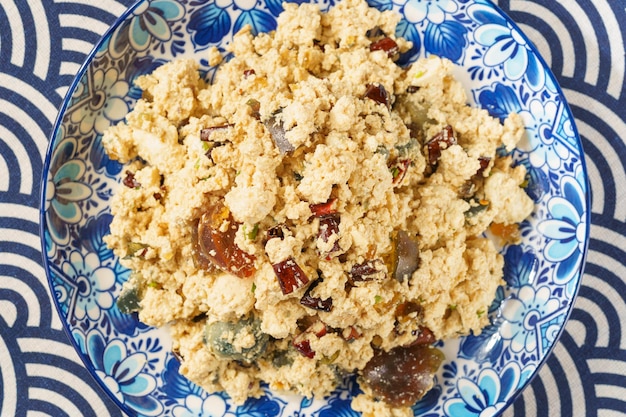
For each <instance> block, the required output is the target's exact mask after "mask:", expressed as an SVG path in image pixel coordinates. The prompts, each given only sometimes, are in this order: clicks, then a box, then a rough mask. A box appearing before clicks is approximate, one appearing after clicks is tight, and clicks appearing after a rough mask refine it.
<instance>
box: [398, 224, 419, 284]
mask: <svg viewBox="0 0 626 417" xmlns="http://www.w3.org/2000/svg"><path fill="white" fill-rule="evenodd" d="M396 253H397V256H398V261H397V263H396V269H395V271H394V277H395V279H397V280H398V281H403V280H404V279H405V278H410V277H411V275H412V274H413V272H415V270H417V268H418V266H419V246H418V244H417V242H416V241H415V239H413V238H412V237H411V236H409V234H408V233H407V232H405V231H404V230H400V231H398V233H397V237H396Z"/></svg>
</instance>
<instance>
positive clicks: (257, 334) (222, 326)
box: [204, 318, 269, 362]
mask: <svg viewBox="0 0 626 417" xmlns="http://www.w3.org/2000/svg"><path fill="white" fill-rule="evenodd" d="M250 336H252V338H250ZM238 339H246V340H247V341H248V344H247V345H245V346H243V347H242V346H239V345H240V342H238ZM204 342H205V344H206V345H207V346H208V347H209V349H210V350H211V351H212V352H213V353H214V354H215V355H217V356H220V357H222V358H228V359H232V360H241V361H246V362H252V361H254V360H256V359H257V358H259V357H260V356H261V355H262V354H263V353H264V352H265V350H266V349H267V344H268V342H269V335H267V334H266V333H263V332H262V331H261V323H260V322H259V321H258V320H254V319H252V318H248V319H245V320H241V321H238V322H234V323H233V322H223V321H217V322H213V323H207V325H206V327H205V328H204ZM250 342H252V343H251V344H250Z"/></svg>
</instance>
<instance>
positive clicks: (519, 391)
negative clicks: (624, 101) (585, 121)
mask: <svg viewBox="0 0 626 417" xmlns="http://www.w3.org/2000/svg"><path fill="white" fill-rule="evenodd" d="M486 1H487V2H488V3H489V4H490V5H491V6H492V7H493V10H494V11H496V12H497V13H498V14H499V15H500V16H502V18H503V19H505V20H506V21H507V22H508V23H509V24H510V25H511V27H512V28H513V29H515V31H517V33H518V34H520V35H521V36H522V38H524V40H525V41H526V43H527V44H528V46H529V47H530V50H531V51H532V52H533V53H534V54H535V56H536V57H537V59H538V60H539V62H540V63H541V66H542V67H543V68H544V69H545V71H546V75H547V76H548V77H549V78H550V80H551V81H552V82H553V83H554V86H555V88H556V91H557V93H558V94H559V96H560V97H562V98H563V102H562V104H563V106H565V112H566V113H567V115H568V117H569V119H570V120H571V123H572V129H573V130H574V136H575V137H576V142H577V144H578V148H579V149H580V164H581V166H582V170H583V172H584V174H585V175H584V178H585V205H586V206H585V207H586V209H587V210H585V222H586V223H585V236H586V237H587V239H586V240H585V245H584V250H583V251H582V259H581V261H580V267H579V269H578V277H577V282H576V289H575V291H574V294H573V295H572V298H571V300H570V302H569V305H568V306H567V313H565V320H564V321H563V325H562V326H561V328H560V329H559V331H558V333H557V336H556V337H555V338H554V341H553V342H552V345H550V347H549V348H548V349H547V350H546V351H545V353H544V355H543V357H542V358H541V360H540V361H539V363H538V364H537V367H536V368H535V370H534V371H533V373H532V374H531V375H530V376H529V377H528V379H527V380H526V381H525V382H524V384H523V385H522V386H521V387H518V389H517V390H516V391H515V393H514V394H513V395H512V396H511V397H510V398H509V399H508V401H507V402H506V406H505V407H503V408H501V409H500V410H499V411H498V412H497V413H496V414H495V415H494V417H498V416H501V415H502V414H503V413H504V412H505V411H506V410H507V409H508V408H509V407H510V406H511V404H513V403H514V402H515V400H517V399H518V398H519V397H520V396H521V395H522V393H523V392H524V390H526V388H527V387H528V386H529V385H530V384H531V383H532V381H533V380H534V379H535V377H536V376H537V375H538V374H539V371H540V370H541V368H542V367H543V366H544V365H545V363H546V362H547V361H548V359H549V358H550V356H551V355H552V352H553V351H554V348H555V346H556V345H557V344H558V343H559V340H560V339H561V336H562V335H563V332H564V331H565V326H566V325H567V322H568V321H569V317H570V315H571V314H572V310H573V309H574V304H575V303H576V299H577V298H578V292H579V291H580V286H581V282H582V279H583V274H584V271H585V264H586V263H587V254H588V252H589V240H590V238H591V236H590V234H591V185H590V182H589V175H588V171H587V163H586V161H585V151H584V148H583V143H582V139H581V138H580V133H579V131H578V127H577V126H576V120H575V119H574V114H573V113H572V110H571V108H570V106H569V103H568V101H567V99H566V97H565V94H564V93H563V89H562V88H561V85H560V84H559V82H558V80H557V78H556V76H555V75H554V73H553V72H552V69H551V68H550V67H549V66H548V64H547V62H546V61H545V59H544V58H543V56H542V55H541V54H540V53H539V49H537V47H536V46H535V44H534V43H533V42H532V41H531V40H530V39H529V38H528V36H526V34H525V33H524V32H523V31H522V29H521V28H520V27H519V25H518V24H517V23H516V22H515V21H514V20H513V19H512V18H511V17H510V16H509V15H507V14H506V13H505V12H504V10H502V9H501V8H500V7H499V6H498V5H497V4H495V3H494V2H493V1H492V0H486Z"/></svg>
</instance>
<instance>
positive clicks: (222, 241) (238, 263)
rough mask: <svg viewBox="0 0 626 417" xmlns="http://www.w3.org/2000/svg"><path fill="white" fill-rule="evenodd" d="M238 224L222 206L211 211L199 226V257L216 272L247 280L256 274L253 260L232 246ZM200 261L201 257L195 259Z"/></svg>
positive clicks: (216, 206) (209, 210)
mask: <svg viewBox="0 0 626 417" xmlns="http://www.w3.org/2000/svg"><path fill="white" fill-rule="evenodd" d="M236 233H237V224H236V223H235V220H234V219H233V216H232V214H231V213H230V210H228V208H227V207H226V206H224V205H221V204H217V205H214V206H212V207H210V208H209V209H208V210H207V211H206V212H205V213H204V214H203V215H202V217H201V218H200V222H199V223H198V244H199V247H200V251H201V252H202V256H203V257H206V258H207V259H208V260H209V261H210V262H211V263H212V264H213V265H215V266H216V267H218V268H219V269H221V270H223V271H225V272H229V273H231V274H233V275H236V276H238V277H239V278H247V277H250V276H252V274H254V272H255V270H256V269H255V266H254V261H255V259H256V258H255V256H254V255H250V254H248V253H246V252H244V251H243V250H241V249H240V248H239V246H237V245H236V244H235V235H236ZM198 258H200V257H198Z"/></svg>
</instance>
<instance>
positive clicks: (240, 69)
mask: <svg viewBox="0 0 626 417" xmlns="http://www.w3.org/2000/svg"><path fill="white" fill-rule="evenodd" d="M284 8H285V12H284V13H283V14H281V15H280V17H279V18H278V28H277V30H276V31H275V32H272V33H269V34H259V35H258V36H253V35H252V34H251V33H250V31H249V30H243V31H242V32H240V33H238V34H236V35H235V37H234V40H233V41H232V43H231V44H230V45H229V50H228V52H229V53H232V55H233V56H232V58H231V59H229V60H228V62H222V61H221V58H222V54H220V52H219V51H217V50H216V49H213V50H211V52H210V53H209V58H210V62H211V64H212V65H219V68H218V70H217V73H216V75H215V78H214V80H213V82H212V83H211V84H209V83H207V82H205V81H204V80H203V78H202V77H201V75H200V73H199V71H198V63H196V62H194V61H191V60H177V61H173V62H170V63H168V64H165V65H163V66H161V67H159V68H158V69H156V70H155V71H154V72H153V73H152V74H150V75H146V76H143V77H141V78H140V79H139V80H138V81H137V84H138V86H139V87H140V88H142V90H143V92H144V93H143V98H142V99H141V100H139V101H138V102H137V104H136V106H135V108H134V110H133V111H132V112H131V113H129V114H128V116H127V118H126V121H125V122H124V123H122V124H119V125H117V126H114V127H112V128H110V129H109V130H108V132H107V133H106V134H105V136H104V140H103V143H104V146H105V148H106V150H107V152H108V154H109V155H110V156H111V157H112V158H113V159H117V160H119V161H120V162H121V163H123V164H125V167H124V174H123V176H122V184H120V188H119V190H118V191H117V193H116V195H115V196H114V198H113V200H112V205H111V209H112V213H113V215H114V219H113V222H112V224H111V234H110V235H109V236H107V243H108V245H109V246H110V247H112V248H113V249H114V250H115V252H116V254H117V255H118V256H119V257H120V258H121V259H122V260H121V262H122V263H123V265H125V266H127V267H128V268H130V269H131V270H132V274H131V278H130V279H129V281H128V282H127V283H126V284H125V286H124V289H123V291H122V294H121V295H120V298H119V300H118V306H119V307H120V309H121V310H122V311H124V312H134V311H136V312H138V314H139V318H140V320H141V321H142V322H144V323H146V324H148V325H151V326H158V327H161V326H167V327H168V328H169V330H170V332H171V334H172V338H173V343H174V346H173V349H174V351H175V352H176V354H177V356H178V357H179V358H180V360H181V366H180V371H181V373H183V374H184V375H185V376H187V377H188V378H189V379H190V380H191V381H193V382H195V383H197V384H198V385H200V386H202V387H203V388H204V389H206V390H207V391H209V392H215V391H226V392H227V393H228V394H229V395H230V396H231V398H232V399H233V401H234V402H235V403H237V404H239V403H242V402H244V401H245V400H246V399H247V398H248V397H250V396H253V397H254V396H260V395H262V393H263V391H262V389H261V386H260V384H261V383H262V382H266V383H268V384H269V386H270V388H272V389H275V390H289V391H293V392H297V393H300V394H302V395H306V396H312V395H315V396H324V395H326V394H328V393H330V392H331V391H332V390H333V389H334V388H335V387H336V386H337V385H338V383H339V382H340V381H341V380H342V378H344V377H345V376H347V375H350V374H354V373H356V374H358V376H359V377H358V381H359V384H360V387H361V388H362V390H363V394H359V395H358V396H356V397H355V398H354V399H353V400H352V407H353V408H354V409H355V410H357V411H362V412H364V415H366V416H368V415H369V416H377V417H382V416H404V415H412V412H411V410H410V407H411V406H412V405H413V404H414V403H415V402H416V401H417V400H418V399H419V398H421V397H422V396H423V395H424V394H425V393H426V392H427V391H428V390H429V389H430V388H431V387H432V384H433V377H434V374H435V373H436V372H437V369H438V368H439V366H440V364H441V362H442V360H443V354H442V353H441V352H440V351H439V350H438V349H437V348H436V347H434V346H433V345H434V344H435V343H436V341H437V340H440V339H445V338H453V337H458V336H459V335H465V334H468V333H470V332H473V333H474V334H476V333H479V332H480V331H481V329H482V328H483V327H484V326H485V325H486V324H488V322H489V319H488V317H487V310H488V308H489V306H490V304H491V302H492V300H493V298H494V294H495V292H496V289H497V287H498V286H499V285H501V284H502V283H503V281H502V274H503V272H502V269H503V258H502V256H501V255H500V254H499V253H498V250H497V248H496V246H495V245H494V243H493V241H492V240H490V239H487V238H486V237H485V236H484V233H485V232H486V231H490V232H491V233H492V234H495V235H498V236H499V237H500V238H501V239H502V240H503V241H504V242H506V243H516V241H517V240H518V239H519V236H518V229H517V226H516V225H517V223H519V222H521V221H522V220H523V219H525V218H526V217H527V216H528V215H529V214H530V213H531V211H532V210H533V203H532V201H531V199H530V198H529V197H528V196H527V195H526V193H525V191H524V189H523V188H522V187H523V184H524V182H525V177H526V172H525V169H524V167H523V166H513V165H512V160H511V158H510V157H508V156H506V154H507V151H510V150H512V149H513V148H514V147H515V145H516V143H517V142H518V141H519V140H520V138H521V137H522V135H523V132H524V128H523V126H522V121H521V118H520V117H519V116H517V115H515V114H512V115H510V116H509V117H508V118H507V119H506V120H504V122H503V123H500V121H499V120H497V119H495V118H492V117H491V116H489V115H488V113H487V112H486V111H484V110H479V109H476V108H472V107H470V106H468V105H467V97H466V95H465V92H464V89H463V86H462V85H461V84H460V83H459V82H457V81H456V80H455V79H454V77H453V75H452V73H453V64H452V63H450V62H449V61H446V60H443V59H440V58H437V57H433V56H431V57H428V58H421V59H419V60H418V61H417V62H415V63H414V64H412V65H410V66H408V67H406V68H403V67H400V66H399V65H397V64H396V61H397V59H398V57H399V56H400V54H402V53H404V52H406V51H408V50H409V49H410V47H411V45H410V43H408V42H406V41H404V40H403V39H399V38H396V37H395V36H394V33H395V27H396V24H397V23H398V16H397V15H396V14H395V13H394V12H391V11H387V12H379V11H377V10H375V9H372V8H369V7H368V6H367V4H366V3H365V2H364V1H362V0H346V1H343V2H340V3H339V4H338V5H337V6H335V7H333V8H332V9H331V10H330V11H329V12H328V13H321V12H320V11H319V9H318V8H317V6H315V5H309V4H302V5H300V6H297V5H295V4H289V3H287V4H285V5H284Z"/></svg>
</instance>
